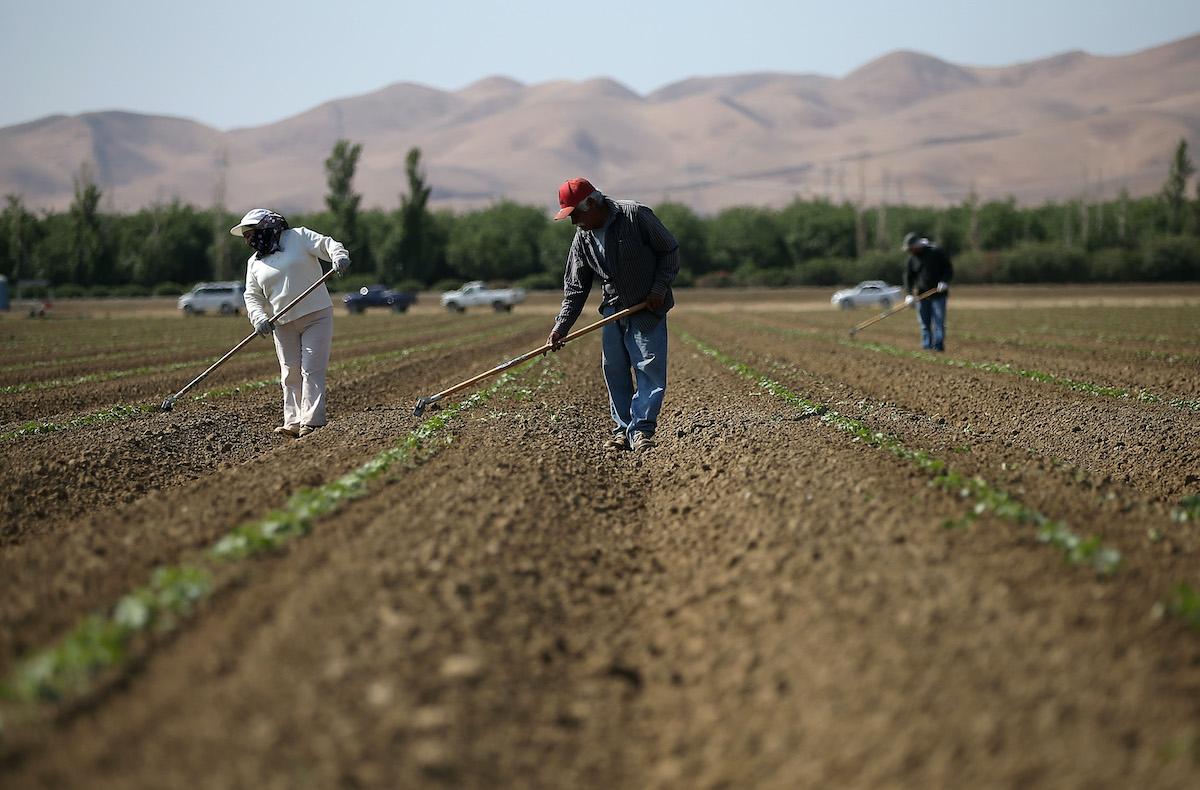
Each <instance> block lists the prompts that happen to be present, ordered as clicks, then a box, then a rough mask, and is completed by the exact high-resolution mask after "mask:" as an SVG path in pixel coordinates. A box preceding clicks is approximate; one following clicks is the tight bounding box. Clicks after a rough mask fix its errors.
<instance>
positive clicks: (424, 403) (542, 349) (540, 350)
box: [413, 302, 646, 417]
mask: <svg viewBox="0 0 1200 790" xmlns="http://www.w3.org/2000/svg"><path fill="white" fill-rule="evenodd" d="M645 308H646V303H645V302H642V303H641V304H635V305H634V306H633V307H630V308H627V309H625V310H622V311H620V312H618V313H613V314H612V315H610V316H608V317H607V318H603V319H601V320H599V321H597V322H596V323H594V324H588V325H587V326H585V327H584V328H583V329H576V330H575V331H574V332H571V333H570V334H569V335H567V336H566V337H564V338H563V339H562V343H563V345H566V344H567V343H570V342H571V341H572V340H574V339H575V338H577V337H583V336H584V335H586V334H587V333H588V332H591V331H593V330H596V329H599V328H600V327H602V326H604V325H605V324H611V323H612V322H613V321H620V320H621V319H622V318H628V317H629V316H631V315H633V314H634V313H636V312H638V311H640V310H644V309H645ZM550 348H551V347H550V344H549V343H545V344H543V345H540V346H538V347H537V348H535V349H533V350H532V351H526V352H525V353H524V354H522V355H521V356H519V357H514V358H513V359H510V360H509V361H507V362H503V363H501V364H499V365H497V366H496V367H494V368H492V369H491V370H485V371H484V372H483V373H480V374H479V375H478V376H472V377H471V378H469V379H467V380H466V381H461V382H459V383H458V384H455V385H454V386H453V387H451V388H449V389H445V390H442V391H441V392H439V393H438V394H436V395H427V396H425V397H423V398H418V399H417V407H416V408H415V409H413V416H414V417H420V416H421V415H422V414H424V413H425V410H426V409H427V408H429V407H430V406H433V405H434V404H435V403H437V402H438V401H440V400H441V399H442V398H444V397H446V396H447V395H453V394H454V393H455V392H458V391H459V390H463V389H466V388H467V387H469V386H471V385H472V384H474V383H476V382H477V381H482V380H483V379H486V378H487V377H488V376H494V375H496V374H497V373H503V372H504V371H506V370H508V369H509V368H515V367H516V366H517V365H520V364H521V363H522V362H525V361H526V360H530V359H533V358H534V357H536V356H537V355H539V354H545V353H546V352H547V351H549V350H550Z"/></svg>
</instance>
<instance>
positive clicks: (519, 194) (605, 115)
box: [0, 36, 1200, 211]
mask: <svg viewBox="0 0 1200 790" xmlns="http://www.w3.org/2000/svg"><path fill="white" fill-rule="evenodd" d="M343 137H344V138H349V139H351V140H353V141H355V142H360V143H362V144H363V155H362V159H361V161H360V164H359V171H358V175H357V178H356V185H357V187H358V188H359V189H360V190H361V191H362V192H363V194H364V203H365V204H366V205H368V206H394V205H396V203H397V199H398V193H399V192H400V190H402V189H403V186H404V158H405V154H406V153H407V151H408V149H409V148H410V147H412V146H419V147H420V148H421V149H422V151H423V152H424V157H425V161H426V166H427V169H428V171H429V176H430V180H431V181H432V183H433V184H434V195H433V197H434V201H435V203H437V204H440V205H453V206H459V207H462V206H470V205H479V204H482V203H487V202H489V201H493V200H496V199H499V198H502V197H509V198H513V199H516V200H520V201H524V202H531V203H537V204H545V205H547V207H549V205H550V203H551V202H552V199H553V195H554V190H555V187H556V186H557V184H558V183H559V181H561V180H562V179H563V178H566V177H569V176H572V175H577V174H585V175H588V176H589V177H591V178H592V179H593V180H594V181H595V182H596V183H597V184H598V185H600V186H601V187H602V188H604V189H606V190H607V191H610V192H612V193H614V194H617V195H628V196H636V197H638V198H640V199H643V200H646V201H657V200H660V199H662V198H664V197H669V198H673V199H676V200H681V201H684V202H686V203H689V204H691V205H693V206H694V207H696V208H697V209H700V210H703V211H711V210H715V209H718V208H721V207H724V206H728V205H732V204H737V203H752V204H771V205H778V204H781V203H784V202H786V201H788V200H790V199H792V198H793V197H794V196H796V195H801V196H806V197H808V196H814V195H827V196H829V197H832V198H833V199H835V200H837V199H843V198H845V199H852V200H858V199H862V200H865V201H866V202H869V203H874V202H878V201H880V200H888V201H892V202H899V201H906V202H920V203H933V204H944V203H947V202H957V201H960V200H962V199H963V198H964V197H965V196H966V195H967V194H968V193H969V192H970V191H971V190H972V189H974V190H975V192H976V193H977V194H979V195H980V196H981V197H983V198H990V197H1005V196H1007V195H1012V196H1014V197H1016V198H1017V199H1018V200H1020V201H1022V202H1036V201H1041V200H1044V199H1047V198H1067V197H1075V196H1080V195H1088V196H1092V197H1101V196H1110V197H1111V196H1113V195H1115V194H1116V193H1117V191H1118V190H1119V189H1120V188H1122V187H1126V188H1128V189H1129V190H1130V192H1131V193H1133V194H1144V193H1148V192H1152V191H1154V190H1155V189H1157V188H1158V187H1159V185H1160V184H1161V183H1162V181H1163V179H1164V177H1165V174H1166V168H1167V161H1168V158H1169V156H1170V154H1171V151H1172V149H1173V146H1174V145H1175V143H1176V142H1177V141H1178V140H1179V139H1180V138H1185V139H1188V140H1190V141H1192V142H1196V141H1198V140H1200V36H1193V37H1190V38H1186V39H1182V40H1179V41H1176V42H1173V43H1170V44H1166V45H1163V46H1160V47H1155V48H1153V49H1148V50H1145V51H1142V52H1138V53H1135V54H1132V55H1126V56H1121V57H1097V56H1093V55H1088V54H1086V53H1083V52H1069V53H1065V54H1062V55H1057V56H1055V57H1051V58H1046V59H1044V60H1039V61H1035V62H1031V63H1022V64H1017V65H1014V66H1007V67H1002V68H976V67H969V66H961V65H955V64H952V63H947V62H945V61H941V60H938V59H937V58H933V57H930V56H928V55H923V54H920V53H915V52H893V53H891V54H888V55H885V56H883V57H881V58H879V59H877V60H874V61H872V62H870V63H868V64H866V65H864V66H862V67H861V68H859V69H857V70H855V71H854V72H852V73H850V74H848V75H847V76H845V77H843V78H841V79H834V78H830V77H824V76H819V75H811V74H779V73H762V74H740V75H732V76H719V77H697V78H692V79H687V80H683V81H680V82H676V83H673V84H671V85H667V86H665V87H663V88H660V89H659V90H656V91H654V92H652V93H650V94H648V95H646V96H641V95H638V94H637V93H635V92H633V91H631V90H629V89H628V88H627V87H625V86H624V85H621V84H620V83H617V82H614V81H612V80H608V79H594V80H588V81H585V82H567V81H556V82H547V83H541V84H537V85H522V84H521V83H519V82H516V81H514V80H511V79H507V78H504V77H490V78H487V79H484V80H480V81H479V82H476V83H474V84H472V85H470V86H468V87H466V88H463V89H462V90H458V91H442V90H437V89H434V88H429V87H426V86H422V85H414V84H411V83H396V84H394V85H389V86H388V87H386V88H383V89H381V90H378V91H375V92H373V93H369V94H365V95H362V96H354V97H350V98H346V99H339V100H336V101H331V102H327V103H325V104H322V105H320V106H318V107H314V108H313V109H311V110H308V111H306V112H303V113H301V114H299V115H296V116H293V117H291V118H286V119H284V120H281V121H278V122H276V123H272V124H268V125H265V126H259V127H254V128H246V129H235V130H232V131H227V132H221V131H219V130H216V129H212V128H210V127H207V126H204V125H203V124H199V123H195V122H192V121H188V120H183V119H177V118H163V117H155V116H146V115H137V114H134V113H127V112H102V113H88V114H84V115H79V116H73V117H67V116H62V115H56V116H50V117H47V118H43V119H40V120H37V121H33V122H31V123H26V124H21V125H17V126H10V127H6V128H3V129H0V193H18V194H21V195H23V196H24V197H25V199H26V201H27V202H28V203H29V204H30V205H32V206H37V207H46V208H56V209H62V208H64V207H65V206H67V205H68V204H69V203H70V200H71V194H72V174H73V173H75V172H76V171H78V169H79V167H80V164H81V163H82V162H85V161H89V162H92V163H93V164H94V167H95V171H96V173H97V174H98V180H99V181H100V183H101V186H102V187H103V188H104V190H105V192H106V195H107V197H106V205H109V206H110V207H113V208H117V209H132V208H137V207H140V206H143V205H146V204H149V203H154V202H159V201H165V200H170V199H172V198H179V199H181V200H184V201H188V202H192V203H196V204H209V203H211V202H212V201H213V199H214V196H215V195H216V193H217V190H218V184H219V183H221V182H222V181H223V182H224V184H225V202H226V203H227V204H228V205H229V206H231V207H233V208H234V209H239V208H240V207H244V206H249V205H252V204H253V205H270V206H275V207H277V208H279V209H280V210H284V211H294V210H301V209H303V210H308V209H315V208H318V207H320V206H321V204H322V196H323V194H324V191H325V184H324V172H323V162H324V160H325V157H326V156H327V155H328V153H329V150H330V148H331V147H332V146H333V143H334V142H335V141H336V140H337V139H339V138H343ZM222 161H224V162H227V163H228V166H227V167H222V166H221V164H220V163H221V162H222Z"/></svg>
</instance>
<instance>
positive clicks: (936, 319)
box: [917, 293, 946, 351]
mask: <svg viewBox="0 0 1200 790" xmlns="http://www.w3.org/2000/svg"><path fill="white" fill-rule="evenodd" d="M917 320H918V321H920V322H921V348H928V349H932V350H934V351H945V350H946V294H944V293H942V294H935V295H933V296H930V297H928V298H926V299H922V300H921V301H919V302H917Z"/></svg>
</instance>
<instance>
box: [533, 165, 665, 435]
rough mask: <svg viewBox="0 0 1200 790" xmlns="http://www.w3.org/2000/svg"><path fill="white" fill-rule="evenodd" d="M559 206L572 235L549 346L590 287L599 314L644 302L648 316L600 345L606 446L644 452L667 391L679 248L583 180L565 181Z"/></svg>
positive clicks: (646, 212)
mask: <svg viewBox="0 0 1200 790" xmlns="http://www.w3.org/2000/svg"><path fill="white" fill-rule="evenodd" d="M558 205H559V211H558V213H557V214H555V215H554V218H555V219H556V220H558V219H566V218H567V217H570V218H571V224H572V225H574V226H575V228H576V230H575V238H574V239H573V240H572V241H571V250H570V252H569V253H568V254H567V265H566V271H565V272H564V274H563V302H562V309H561V310H560V311H559V313H558V317H557V318H556V319H555V321H554V328H553V329H552V330H551V331H550V338H549V340H548V342H549V343H550V345H551V346H552V347H553V348H554V349H555V350H556V351H557V350H558V349H559V348H561V347H562V339H563V338H564V337H566V336H567V333H568V332H570V331H571V326H572V325H574V323H575V321H576V319H578V318H579V314H580V313H581V312H583V306H584V304H585V303H586V302H587V298H588V294H589V293H591V290H592V283H593V282H594V281H595V280H599V281H600V283H601V288H602V292H603V297H602V299H601V301H600V314H601V315H605V316H608V315H612V314H613V313H616V312H619V311H621V310H624V309H625V308H627V307H632V306H633V305H636V304H640V303H642V302H645V303H646V309H645V310H642V311H641V312H638V313H635V314H633V315H632V316H630V317H629V318H627V319H625V320H622V321H616V322H614V323H611V324H606V325H605V326H604V328H603V329H602V330H601V336H602V340H601V345H602V348H603V360H602V367H603V371H604V381H605V383H606V384H607V385H608V405H609V412H610V413H611V415H612V419H613V422H614V423H615V425H614V427H613V431H612V435H611V436H610V437H609V439H608V441H607V442H606V443H605V446H606V447H608V448H611V449H613V450H634V451H642V450H647V449H649V448H651V447H653V446H654V444H655V442H654V432H655V431H656V430H657V428H658V414H659V412H660V411H661V410H662V403H663V397H664V396H665V394H666V391H667V311H668V310H670V309H671V308H672V307H673V306H674V305H675V297H674V295H673V294H672V292H671V283H672V282H673V281H674V279H675V275H676V274H678V273H679V242H678V241H676V240H675V237H674V236H673V235H671V231H669V230H667V228H666V226H664V225H663V224H662V221H661V220H659V218H658V217H656V216H655V215H654V212H653V211H651V210H650V209H649V208H648V207H646V206H643V205H641V204H639V203H635V202H633V201H632V200H612V199H611V198H608V197H606V196H605V195H603V194H602V193H601V192H600V190H598V189H596V188H595V187H594V186H592V183H591V182H590V181H588V180H587V179H586V178H571V179H568V180H567V181H564V182H563V183H562V186H560V187H559V188H558ZM635 383H636V387H635Z"/></svg>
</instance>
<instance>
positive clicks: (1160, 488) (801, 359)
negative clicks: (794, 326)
mask: <svg viewBox="0 0 1200 790" xmlns="http://www.w3.org/2000/svg"><path fill="white" fill-rule="evenodd" d="M687 320H688V322H689V323H686V324H684V325H685V326H689V327H693V328H695V329H697V330H700V329H702V330H703V331H704V332H705V333H716V334H717V336H719V337H721V338H723V339H726V340H732V339H733V338H743V339H744V340H745V341H746V343H745V344H744V345H745V346H746V347H747V348H746V353H747V356H748V357H749V359H748V360H747V361H749V362H751V363H752V364H754V365H756V366H758V367H762V366H763V365H770V364H772V363H773V362H775V361H777V360H785V361H788V362H791V363H794V364H795V365H797V366H798V368H799V369H800V370H802V371H803V372H805V373H807V374H808V378H809V379H810V380H811V381H812V385H815V386H819V387H823V388H825V389H826V394H825V398H826V399H829V398H832V399H834V400H837V401H845V400H848V399H861V398H864V397H865V398H868V399H869V400H870V401H871V402H872V404H871V407H870V408H871V409H875V408H877V406H876V404H884V405H886V406H893V407H896V409H897V413H895V414H894V415H893V416H892V417H891V418H890V419H892V420H895V421H897V422H910V423H912V425H913V426H914V428H919V429H923V430H924V431H926V432H927V434H928V435H929V436H928V438H929V439H931V440H932V439H936V440H937V442H938V443H939V444H941V445H945V446H947V447H952V448H953V447H961V448H966V449H968V450H969V449H970V448H972V447H974V445H975V444H976V443H977V442H980V441H992V442H999V443H1002V444H1004V445H1005V446H1007V447H1009V448H1014V449H1013V451H1012V456H1013V457H1011V458H1008V459H1006V460H1007V461H1009V462H1010V463H1012V464H1016V465H1018V466H1020V465H1024V463H1026V462H1027V461H1028V456H1027V453H1026V452H1025V451H1027V450H1028V451H1033V452H1035V453H1036V454H1038V455H1040V456H1043V457H1045V458H1047V459H1052V460H1055V461H1058V462H1065V463H1066V464H1067V465H1068V466H1070V467H1077V468H1079V469H1083V470H1085V471H1086V472H1087V473H1088V475H1089V476H1091V477H1092V478H1093V479H1094V480H1095V482H1097V483H1099V482H1101V481H1107V482H1118V483H1122V484H1125V485H1127V486H1130V487H1132V488H1134V489H1136V490H1138V491H1140V492H1142V493H1143V495H1145V496H1149V497H1151V498H1156V499H1158V500H1160V501H1162V502H1164V503H1166V502H1174V501H1177V500H1178V499H1179V498H1180V497H1181V496H1183V495H1185V494H1187V493H1190V492H1192V491H1194V490H1195V487H1196V485H1197V483H1198V482H1200V477H1197V473H1198V472H1200V444H1198V443H1197V436H1198V433H1197V428H1198V426H1200V416H1198V415H1197V414H1196V413H1195V412H1191V411H1189V410H1183V409H1177V408H1174V407H1171V406H1168V405H1164V404H1155V403H1144V402H1140V401H1136V400H1122V399H1117V398H1108V397H1103V396H1096V395H1091V394H1088V393H1084V392H1076V391H1073V390H1071V389H1068V388H1065V387H1061V386H1057V385H1054V384H1050V383H1043V382H1038V381H1031V380H1028V379H1024V378H1021V377H1018V376H1012V375H1005V374H999V373H989V372H985V371H978V370H963V369H959V368H954V367H949V366H945V365H941V364H938V363H937V362H928V361H924V360H916V359H914V360H907V359H901V358H896V357H893V356H889V355H884V354H879V353H876V352H873V351H869V350H866V349H861V348H856V347H854V346H846V345H842V344H840V343H837V342H835V341H832V340H826V339H824V338H821V337H817V338H808V337H797V338H795V339H794V340H790V339H789V338H787V337H785V336H781V335H780V334H779V333H778V332H774V331H771V329H770V328H769V327H763V326H761V325H760V324H758V323H757V322H754V321H744V322H737V325H736V326H734V325H731V322H729V321H723V320H721V319H720V318H718V317H713V318H709V317H694V318H688V319H687ZM766 349H769V351H767V350H766ZM838 384H842V385H849V389H845V388H843V389H841V390H839V389H838V388H837V387H836V386H835V385H838ZM855 416H859V415H855ZM1023 455H1024V456H1025V457H1022V456H1023Z"/></svg>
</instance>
